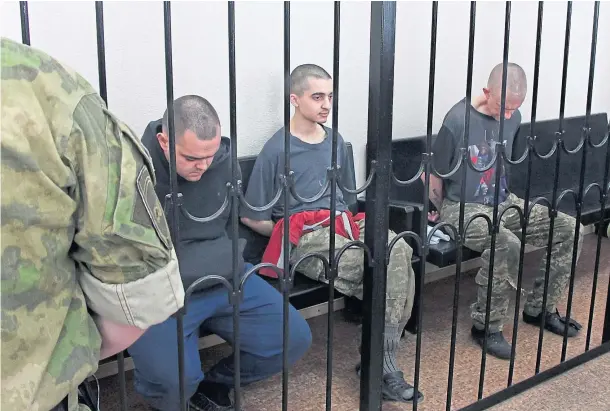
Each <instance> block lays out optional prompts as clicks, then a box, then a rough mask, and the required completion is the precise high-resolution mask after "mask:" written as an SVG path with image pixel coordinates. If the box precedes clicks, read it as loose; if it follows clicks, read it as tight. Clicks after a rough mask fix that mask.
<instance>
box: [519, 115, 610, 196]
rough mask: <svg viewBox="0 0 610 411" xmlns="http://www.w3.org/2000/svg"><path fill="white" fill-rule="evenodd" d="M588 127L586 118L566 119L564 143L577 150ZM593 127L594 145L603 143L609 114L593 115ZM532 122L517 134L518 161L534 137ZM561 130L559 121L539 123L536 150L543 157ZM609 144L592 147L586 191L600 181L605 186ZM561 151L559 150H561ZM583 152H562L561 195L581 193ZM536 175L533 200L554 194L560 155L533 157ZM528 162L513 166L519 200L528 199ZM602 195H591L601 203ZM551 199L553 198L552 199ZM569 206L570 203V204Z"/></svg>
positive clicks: (533, 169) (524, 125)
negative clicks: (579, 191)
mask: <svg viewBox="0 0 610 411" xmlns="http://www.w3.org/2000/svg"><path fill="white" fill-rule="evenodd" d="M584 124H585V116H576V117H568V118H564V122H563V129H564V131H565V132H564V134H563V140H564V142H565V146H566V147H567V148H568V149H570V150H574V149H575V148H576V147H577V146H578V142H579V141H580V139H581V136H582V134H583V132H582V129H583V126H584ZM589 124H590V128H591V139H592V141H593V142H594V143H596V144H599V143H600V142H601V141H602V140H603V139H604V137H605V135H606V134H607V133H608V116H607V114H606V113H598V114H593V115H591V116H590V120H589ZM530 127H531V123H523V124H522V125H521V127H520V128H519V131H518V132H517V136H516V137H515V142H514V145H513V159H518V158H519V157H521V156H522V155H523V153H524V152H525V150H526V149H527V137H528V136H529V135H530ZM558 130H559V119H553V120H545V121H536V124H535V125H534V134H535V136H536V140H535V143H534V144H535V147H536V149H537V150H538V152H539V153H540V154H547V153H548V152H549V150H551V148H552V146H553V141H555V139H556V137H555V132H557V131H558ZM607 144H608V143H606V144H604V145H603V146H602V147H601V148H592V147H588V148H587V150H588V152H587V158H586V161H587V162H586V169H585V183H584V184H585V188H586V186H587V185H589V184H591V183H594V182H597V183H602V182H603V179H604V168H605V166H606V152H607ZM557 151H559V150H557ZM582 153H583V149H582V148H581V149H580V151H579V152H578V153H576V154H567V153H565V152H564V151H562V152H561V164H560V168H559V184H558V193H560V192H561V191H563V190H565V189H573V190H575V191H577V190H578V186H579V184H580V167H581V162H582ZM532 160H533V161H532V174H531V191H530V193H531V194H530V195H531V197H532V198H534V197H539V196H548V195H550V194H552V191H553V183H554V178H555V162H556V160H557V152H555V154H553V155H552V156H551V157H550V158H548V159H545V160H543V159H540V158H538V157H536V156H533V157H532ZM527 167H528V160H525V161H524V162H523V163H521V164H517V165H512V166H511V167H510V171H511V178H510V189H511V191H512V192H514V193H515V194H516V195H518V196H519V197H521V198H523V197H524V196H525V182H526V177H527ZM598 195H599V194H598V192H597V191H596V190H593V192H592V193H591V194H589V195H588V196H587V199H589V198H591V199H593V200H594V201H595V202H597V203H598V204H599V200H598V198H599V197H598ZM548 198H550V197H548ZM564 201H566V202H567V203H570V204H569V208H573V207H574V206H573V202H571V200H567V199H566V200H564ZM566 205H568V204H566Z"/></svg>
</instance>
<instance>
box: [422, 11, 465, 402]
mask: <svg viewBox="0 0 610 411" xmlns="http://www.w3.org/2000/svg"><path fill="white" fill-rule="evenodd" d="M476 11H477V4H476V2H475V1H471V2H470V32H469V35H468V68H467V73H466V101H465V102H464V104H465V105H466V110H465V114H464V135H463V136H462V146H461V153H460V154H461V156H462V165H461V167H462V170H461V171H462V180H461V181H466V173H467V171H468V167H467V165H466V162H467V161H468V138H469V136H470V105H471V100H472V71H473V60H474V36H475V22H476ZM428 190H429V188H426V190H425V191H428ZM460 198H462V199H463V198H466V184H462V187H461V194H460ZM426 202H427V199H424V203H426ZM465 205H466V204H465V203H464V201H460V216H459V223H458V225H459V229H458V233H459V237H458V238H456V243H457V244H456V247H457V250H458V256H457V257H458V258H457V262H456V266H455V289H454V291H453V317H452V321H451V349H450V350H451V351H450V352H449V375H448V378H447V401H446V403H445V408H446V410H447V411H450V410H451V396H452V394H453V372H454V369H455V345H456V338H457V323H458V307H459V300H460V281H461V277H462V275H461V274H462V259H463V249H464V237H465V234H466V233H465V232H464V214H465ZM439 212H440V210H439ZM424 218H426V214H424Z"/></svg>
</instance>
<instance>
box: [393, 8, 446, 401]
mask: <svg viewBox="0 0 610 411" xmlns="http://www.w3.org/2000/svg"><path fill="white" fill-rule="evenodd" d="M437 17H438V2H437V1H434V2H432V22H431V25H430V26H431V27H430V68H429V74H428V119H427V121H426V152H425V154H424V155H423V156H422V163H423V164H422V165H423V167H424V173H425V177H424V180H425V182H424V187H425V188H424V204H423V206H424V207H423V211H422V218H421V227H420V233H421V235H426V233H427V227H428V217H427V216H428V206H429V197H430V192H429V189H430V171H431V170H432V167H431V164H430V160H431V158H432V154H431V153H432V120H433V116H434V76H435V72H436V32H437ZM389 135H390V136H391V135H392V134H391V132H390V134H389ZM390 140H391V137H390ZM390 144H391V143H390ZM390 147H391V146H390ZM390 156H391V155H390ZM422 245H423V251H422V253H421V255H422V257H421V260H420V276H421V277H420V281H418V283H417V285H418V290H417V293H416V295H417V298H418V302H417V304H418V307H420V308H419V309H418V310H417V324H418V327H417V336H416V343H415V376H414V383H413V385H414V394H413V395H414V398H415V399H416V398H417V395H418V394H417V393H418V392H419V379H420V371H421V335H422V331H423V330H422V328H423V327H422V321H423V310H422V309H421V307H422V306H423V291H424V281H423V279H424V278H425V276H426V256H427V255H428V247H429V245H430V241H429V238H428V236H427V235H426V238H425V239H423V242H422ZM418 404H419V401H417V400H414V401H413V410H414V411H417V407H418Z"/></svg>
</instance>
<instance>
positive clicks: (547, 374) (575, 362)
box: [459, 294, 610, 411]
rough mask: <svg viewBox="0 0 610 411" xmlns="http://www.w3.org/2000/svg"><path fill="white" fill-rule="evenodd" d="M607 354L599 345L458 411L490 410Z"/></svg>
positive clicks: (609, 347)
mask: <svg viewBox="0 0 610 411" xmlns="http://www.w3.org/2000/svg"><path fill="white" fill-rule="evenodd" d="M609 295H610V294H609ZM608 352H610V344H604V345H600V346H599V347H595V348H594V349H592V350H590V351H587V352H585V353H583V354H580V355H578V356H576V357H574V358H570V359H569V360H567V361H565V362H562V363H559V364H558V365H556V366H554V367H552V368H549V369H547V370H544V371H542V372H541V373H539V374H536V375H534V376H533V377H530V378H527V379H525V380H523V381H520V382H518V383H516V384H513V385H511V386H510V387H508V388H505V389H503V390H501V391H498V392H496V393H494V394H492V395H490V396H488V397H485V398H484V399H482V400H480V401H477V402H475V403H473V404H471V405H468V406H466V407H464V408H461V409H460V410H459V411H482V410H487V409H490V408H491V407H493V406H494V405H497V404H499V403H501V402H502V401H505V400H507V399H509V398H512V397H515V396H517V395H518V394H521V393H522V392H525V391H527V390H529V389H531V388H534V387H536V386H537V385H540V384H542V383H543V382H545V381H548V380H550V379H551V378H553V377H556V376H558V375H561V374H563V373H565V372H567V371H569V370H571V369H573V368H576V367H578V366H579V365H582V364H585V363H586V362H588V361H591V360H593V359H595V358H597V357H599V356H601V355H604V354H606V353H608Z"/></svg>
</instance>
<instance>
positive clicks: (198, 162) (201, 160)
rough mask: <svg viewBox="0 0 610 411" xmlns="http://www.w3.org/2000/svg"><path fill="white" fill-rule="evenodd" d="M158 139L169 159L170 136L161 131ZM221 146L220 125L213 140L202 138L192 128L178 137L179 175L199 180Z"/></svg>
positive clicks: (177, 166) (188, 179) (189, 179)
mask: <svg viewBox="0 0 610 411" xmlns="http://www.w3.org/2000/svg"><path fill="white" fill-rule="evenodd" d="M157 139H158V140H159V144H160V145H161V149H162V150H163V153H164V154H165V158H166V159H167V161H169V156H170V152H169V137H168V136H167V134H165V133H163V132H161V133H158V134H157ZM219 147H220V127H217V134H216V137H214V138H213V139H211V140H200V139H198V138H197V136H196V135H195V133H193V132H192V131H191V130H186V131H185V132H184V134H183V135H182V136H180V137H177V138H176V171H177V172H178V175H180V176H181V177H182V178H184V179H185V180H187V181H199V179H200V178H201V176H202V175H203V173H205V171H206V170H207V169H208V167H209V166H210V164H212V160H214V155H215V154H216V152H217V151H218V149H219Z"/></svg>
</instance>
